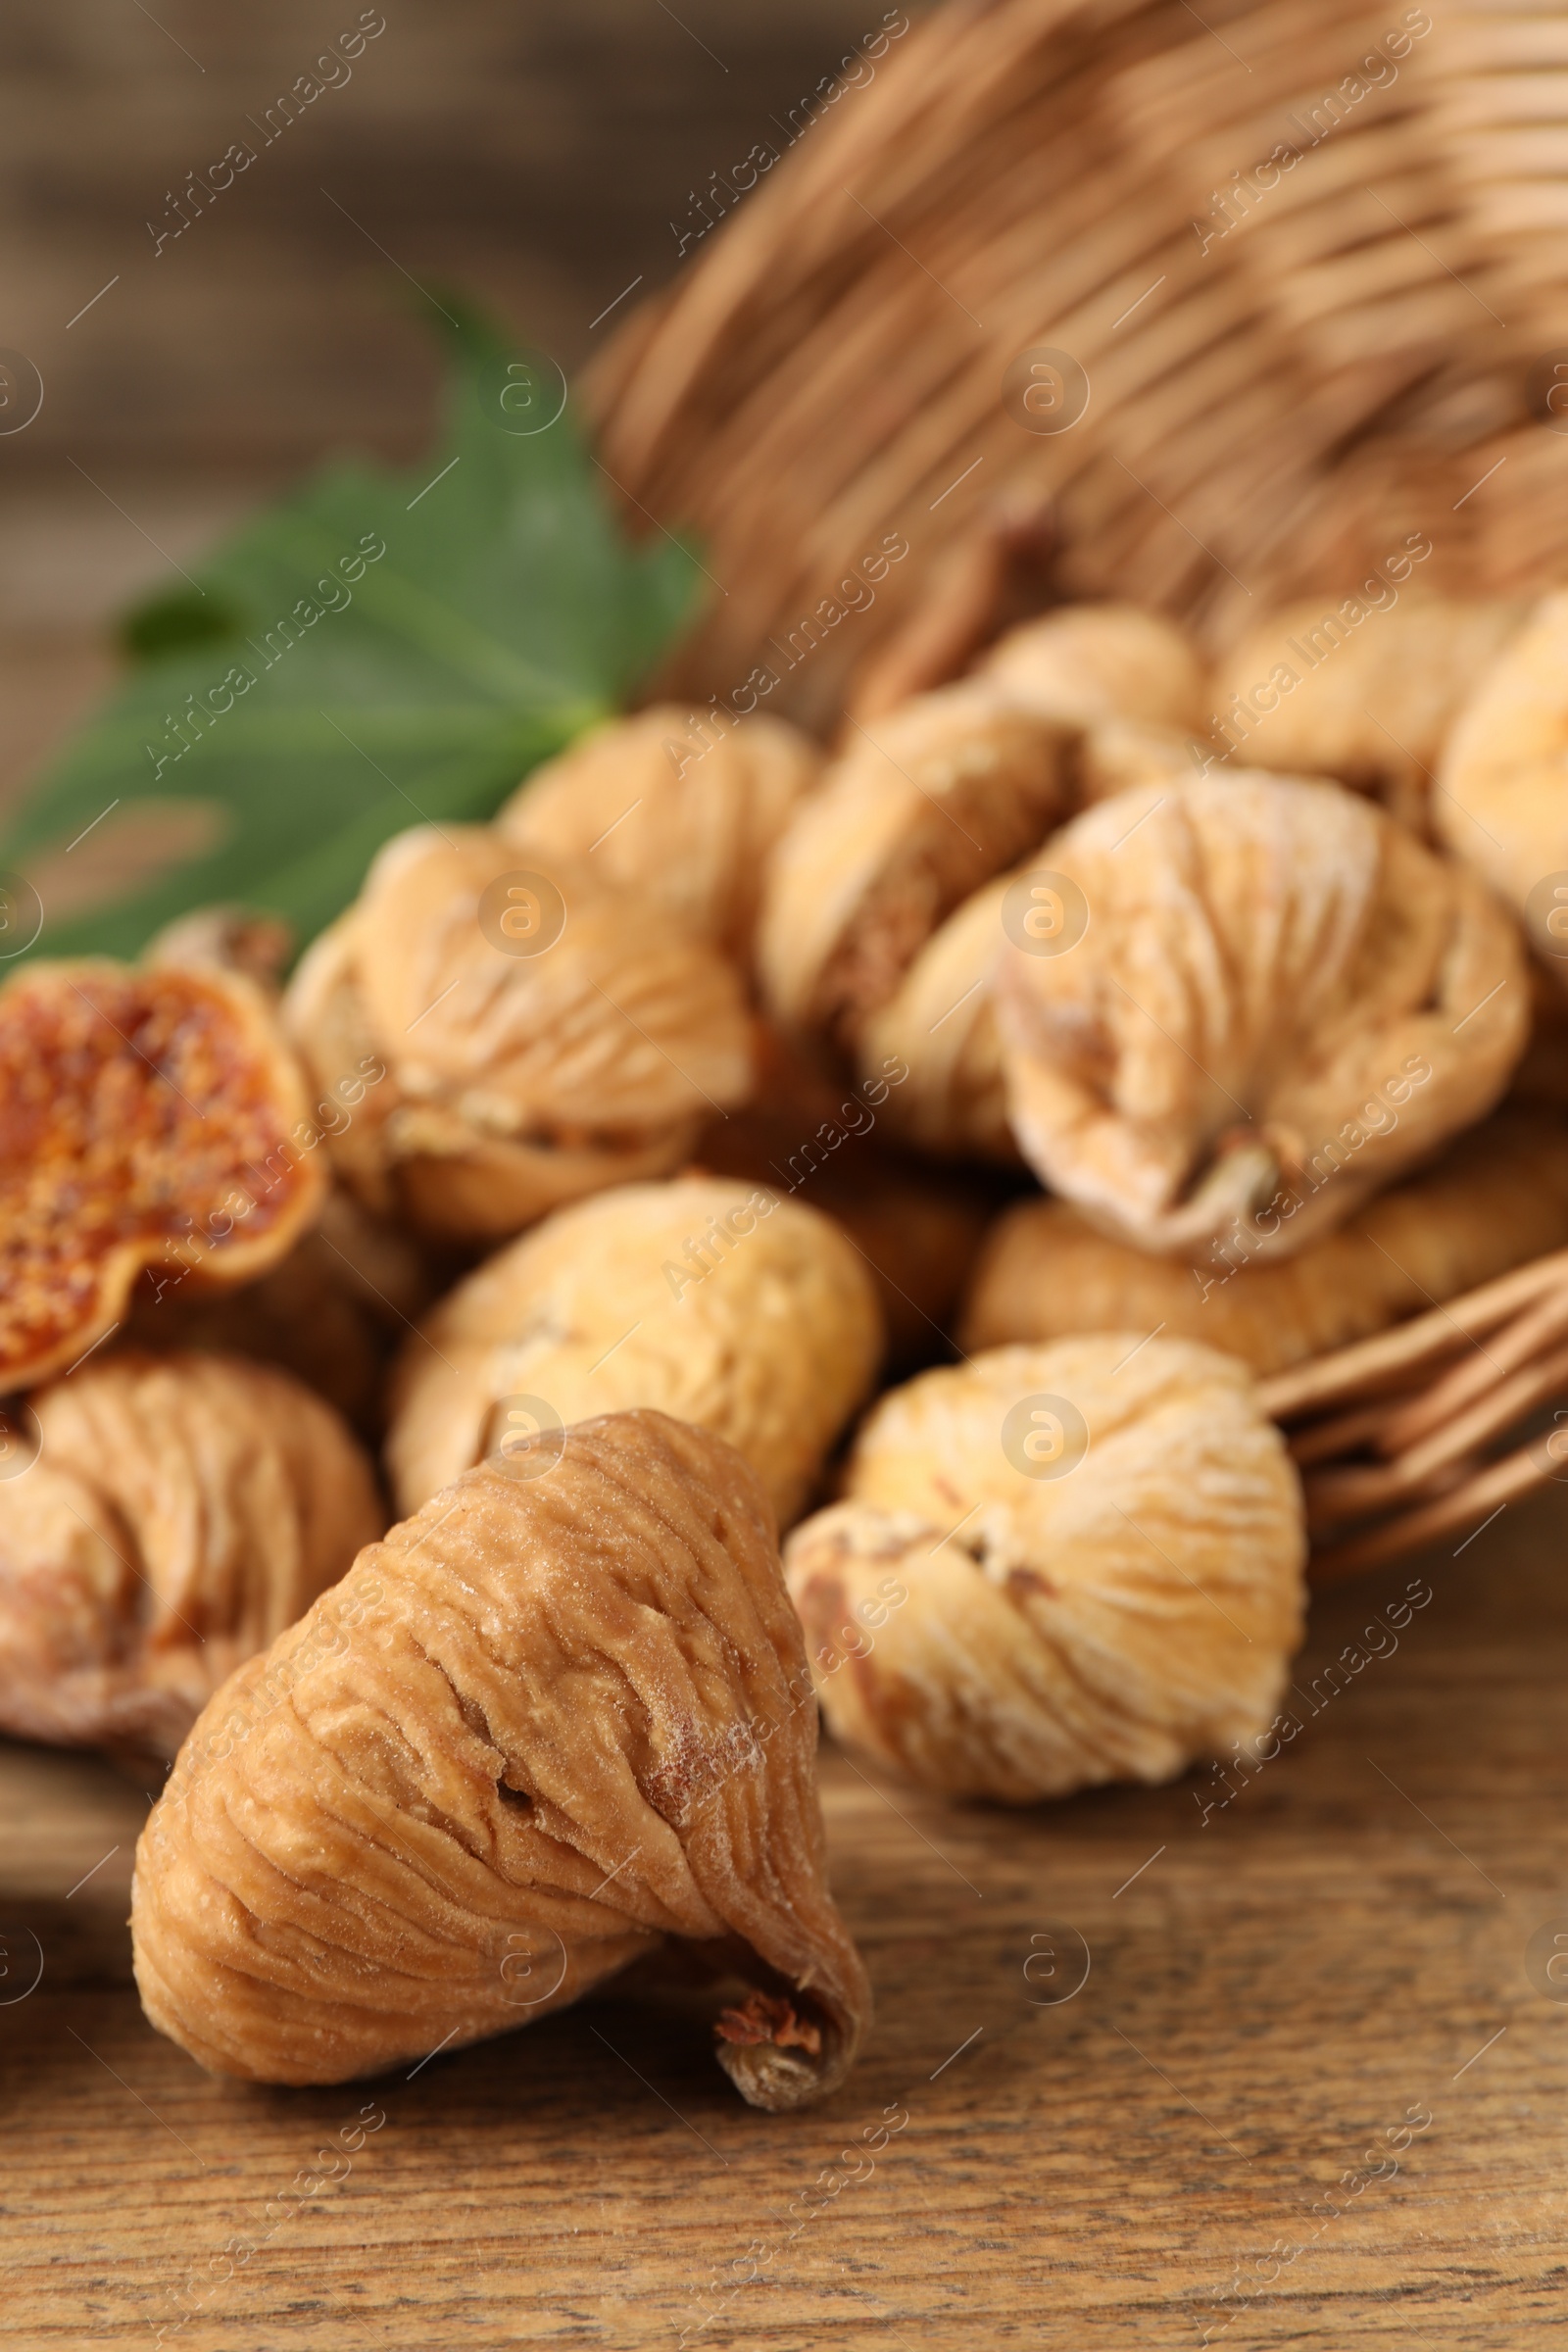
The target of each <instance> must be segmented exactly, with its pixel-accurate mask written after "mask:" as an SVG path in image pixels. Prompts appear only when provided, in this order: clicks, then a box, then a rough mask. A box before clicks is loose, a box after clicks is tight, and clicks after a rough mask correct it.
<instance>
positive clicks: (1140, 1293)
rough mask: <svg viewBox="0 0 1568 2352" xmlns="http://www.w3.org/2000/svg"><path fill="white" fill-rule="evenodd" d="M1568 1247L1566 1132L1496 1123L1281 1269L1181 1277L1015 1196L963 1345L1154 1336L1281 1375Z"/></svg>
mask: <svg viewBox="0 0 1568 2352" xmlns="http://www.w3.org/2000/svg"><path fill="white" fill-rule="evenodd" d="M1564 1248H1568V1135H1564V1134H1563V1133H1562V1132H1561V1131H1560V1129H1559V1128H1558V1127H1557V1126H1556V1125H1555V1124H1554V1123H1551V1122H1548V1121H1544V1120H1534V1119H1528V1118H1524V1117H1520V1116H1518V1115H1515V1114H1509V1113H1499V1114H1498V1116H1496V1117H1495V1118H1493V1119H1489V1120H1488V1121H1487V1122H1486V1124H1485V1125H1484V1126H1481V1127H1477V1128H1473V1129H1472V1130H1471V1132H1470V1133H1469V1134H1468V1135H1464V1136H1461V1137H1460V1139H1459V1141H1458V1142H1457V1143H1456V1144H1453V1145H1451V1146H1450V1147H1449V1149H1448V1150H1447V1151H1446V1152H1445V1153H1444V1155H1443V1157H1442V1158H1441V1159H1440V1160H1438V1161H1437V1162H1436V1163H1435V1164H1434V1165H1433V1166H1432V1167H1430V1168H1425V1169H1423V1170H1422V1171H1421V1172H1420V1173H1419V1174H1418V1175H1415V1176H1407V1177H1405V1178H1404V1179H1403V1181H1402V1182H1401V1183H1398V1184H1396V1185H1392V1186H1391V1187H1390V1189H1389V1190H1388V1191H1387V1192H1386V1193H1380V1194H1379V1195H1378V1196H1377V1198H1376V1199H1375V1200H1373V1201H1368V1202H1367V1203H1366V1204H1365V1206H1364V1207H1363V1208H1362V1209H1361V1210H1360V1211H1359V1213H1358V1214H1357V1215H1356V1216H1355V1217H1354V1218H1353V1219H1352V1220H1351V1222H1350V1223H1349V1224H1348V1225H1342V1226H1341V1227H1340V1228H1339V1230H1338V1231H1337V1232H1334V1233H1324V1234H1320V1235H1319V1236H1318V1238H1317V1240H1316V1241H1313V1242H1309V1243H1308V1244H1307V1246H1306V1248H1305V1249H1304V1250H1300V1251H1299V1253H1298V1254H1297V1255H1296V1256H1295V1257H1291V1258H1285V1259H1283V1260H1281V1259H1275V1260H1273V1261H1265V1262H1263V1263H1261V1264H1258V1263H1254V1262H1251V1261H1250V1260H1248V1259H1247V1258H1246V1257H1245V1256H1244V1255H1242V1254H1241V1253H1238V1254H1237V1256H1236V1258H1235V1261H1234V1262H1233V1263H1225V1262H1221V1263H1217V1264H1216V1263H1212V1262H1211V1263H1209V1264H1208V1265H1205V1266H1202V1267H1194V1266H1188V1265H1184V1264H1182V1263H1181V1262H1180V1260H1178V1259H1176V1258H1171V1257H1151V1256H1150V1255H1149V1254H1148V1253H1147V1251H1145V1250H1134V1249H1131V1248H1130V1247H1129V1246H1128V1245H1127V1244H1126V1243H1125V1242H1114V1241H1111V1240H1109V1239H1108V1238H1107V1237H1106V1236H1105V1235H1104V1234H1102V1233H1097V1232H1096V1231H1095V1229H1094V1227H1093V1226H1091V1225H1086V1224H1085V1223H1084V1221H1083V1219H1082V1217H1080V1216H1079V1215H1078V1213H1077V1211H1076V1210H1075V1209H1073V1208H1070V1207H1069V1206H1068V1204H1067V1203H1066V1201H1041V1200H1034V1201H1019V1202H1017V1203H1016V1205H1015V1206H1013V1207H1012V1208H1009V1209H1008V1210H1007V1211H1006V1212H1005V1215H1003V1216H1002V1217H1000V1218H999V1219H998V1221H997V1223H996V1224H995V1225H994V1226H993V1227H992V1230H991V1234H990V1237H989V1239H988V1241H987V1243H986V1247H985V1250H984V1253H983V1255H982V1257H981V1260H980V1263H979V1265H978V1266H977V1267H976V1269H975V1276H974V1282H973V1285H972V1287H971V1289H970V1292H969V1296H968V1299H967V1301H966V1303H965V1306H964V1309H963V1314H962V1318H961V1320H960V1322H959V1325H958V1338H959V1343H960V1345H961V1346H962V1347H963V1348H966V1349H970V1350H973V1349H975V1348H998V1347H1003V1346H1005V1345H1006V1344H1008V1343H1010V1342H1019V1341H1028V1342H1031V1343H1034V1344H1040V1343H1043V1342H1047V1341H1053V1340H1059V1339H1064V1338H1066V1337H1068V1336H1069V1335H1072V1334H1076V1333H1080V1332H1089V1331H1133V1332H1146V1331H1161V1332H1164V1333H1165V1334H1166V1335H1167V1336H1168V1337H1169V1338H1172V1339H1188V1340H1199V1341H1202V1342H1203V1343H1204V1344H1205V1345H1206V1346H1208V1347H1210V1348H1223V1349H1224V1351H1225V1352H1226V1354H1228V1355H1239V1356H1240V1357H1241V1358H1242V1360H1243V1362H1244V1363H1246V1364H1249V1365H1250V1367H1251V1369H1252V1370H1253V1371H1254V1372H1257V1373H1265V1372H1281V1371H1284V1370H1285V1368H1286V1367H1287V1365H1290V1364H1298V1363H1301V1362H1303V1361H1304V1360H1305V1359H1306V1358H1307V1357H1308V1356H1313V1355H1322V1354H1326V1353H1327V1352H1328V1351H1329V1350H1330V1349H1331V1348H1345V1347H1348V1345H1349V1344H1350V1342H1351V1341H1352V1340H1362V1339H1368V1338H1370V1337H1371V1335H1372V1333H1374V1332H1377V1331H1383V1330H1386V1329H1387V1328H1388V1327H1389V1325H1391V1324H1394V1323H1398V1322H1400V1321H1402V1320H1403V1318H1404V1317H1405V1316H1406V1315H1413V1314H1418V1313H1420V1312H1421V1311H1422V1309H1423V1308H1425V1307H1428V1306H1432V1305H1435V1304H1438V1303H1440V1302H1441V1301H1442V1300H1443V1299H1453V1298H1457V1297H1458V1296H1459V1295H1460V1294H1461V1293H1462V1292H1465V1291H1469V1290H1473V1289H1475V1288H1476V1286H1477V1285H1478V1284H1480V1283H1483V1282H1491V1281H1492V1280H1493V1279H1494V1278H1495V1276H1496V1275H1498V1274H1506V1273H1507V1272H1508V1271H1509V1270H1510V1268H1512V1267H1514V1266H1519V1265H1523V1264H1525V1263H1526V1261H1527V1260H1528V1259H1530V1258H1533V1257H1539V1256H1542V1255H1543V1254H1544V1252H1545V1251H1546V1250H1562V1249H1564Z"/></svg>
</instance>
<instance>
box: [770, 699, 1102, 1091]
mask: <svg viewBox="0 0 1568 2352" xmlns="http://www.w3.org/2000/svg"><path fill="white" fill-rule="evenodd" d="M1074 739H1075V738H1074V732H1073V730H1072V729H1071V728H1070V727H1067V726H1058V725H1057V724H1055V723H1054V721H1052V720H1050V719H1046V718H1040V717H1037V716H1035V715H1034V714H1033V713H1032V712H1030V711H1026V710H1023V709H1021V708H1017V707H1014V706H1013V705H1011V704H1009V703H1008V702H1006V701H1005V700H1004V699H1003V698H1002V697H1001V696H1000V695H999V694H997V693H995V692H992V691H989V690H988V689H987V688H986V687H984V686H982V685H979V684H976V683H974V682H972V681H969V682H962V683H960V684H958V685H956V686H944V687H940V688H938V689H937V690H936V692H934V693H932V694H923V695H919V696H917V697H916V698H915V699H914V700H913V701H912V702H908V703H906V704H904V705H903V707H902V708H901V709H900V710H898V711H893V712H892V713H891V714H890V715H889V716H888V717H887V718H883V719H879V720H878V721H877V722H876V725H875V726H874V727H867V728H861V729H860V730H859V731H858V736H857V738H856V740H855V742H854V744H853V748H852V749H851V750H849V751H848V752H847V753H846V754H845V756H844V758H843V759H842V760H838V761H836V762H835V763H834V765H833V766H832V767H831V768H830V769H829V770H828V773H827V776H826V778H825V779H824V781H823V784H822V786H821V789H820V790H819V791H818V792H816V793H814V794H813V795H812V796H811V798H810V799H809V800H808V801H807V802H806V803H805V804H804V805H803V806H802V808H801V809H799V811H798V812H797V814H796V816H795V819H794V821H793V823H792V824H791V825H790V826H789V828H788V830H787V831H786V832H785V834H784V836H783V838H782V840H781V841H780V842H779V844H778V847H777V848H776V849H775V850H774V852H773V856H772V858H771V860H770V862H769V865H768V871H767V879H766V887H765V890H764V894H763V902H762V913H761V920H760V928H759V932H758V960H759V965H760V972H761V977H762V987H763V993H764V995H765V996H766V998H767V1001H768V1005H769V1006H770V1008H771V1010H772V1011H773V1013H774V1014H775V1015H776V1017H777V1018H778V1019H779V1020H780V1021H781V1022H782V1023H783V1024H784V1026H785V1027H786V1028H789V1029H794V1030H798V1031H802V1032H806V1033H808V1034H816V1033H823V1034H827V1035H830V1036H832V1037H834V1038H836V1039H837V1040H838V1042H839V1043H840V1044H842V1045H844V1046H845V1047H846V1048H849V1049H853V1047H854V1045H855V1042H856V1040H857V1038H858V1035H859V1034H860V1032H861V1030H862V1029H863V1028H864V1025H865V1023H866V1021H867V1020H868V1019H869V1018H870V1016H871V1015H872V1014H873V1013H874V1012H875V1011H876V1010H877V1009H878V1007H879V1006H880V1005H885V1004H886V1003H887V1001H888V999H889V998H890V997H891V996H892V995H893V993H894V992H895V990H896V989H897V987H898V985H899V982H900V980H901V979H902V978H903V976H904V974H905V972H906V971H907V968H908V966H909V964H910V962H911V961H912V960H913V958H914V956H916V955H917V954H918V953H919V951H920V949H921V948H922V947H923V945H924V944H925V942H926V940H927V939H929V937H930V936H931V933H932V932H933V931H934V930H935V929H936V928H937V926H938V925H939V924H940V923H941V922H942V921H943V920H944V918H945V917H946V916H947V915H949V914H950V913H951V912H952V911H953V909H954V907H958V906H961V905H962V903H963V901H964V900H965V899H967V898H968V897H969V895H970V893H971V892H972V891H974V890H976V889H978V888H979V886H980V884H981V883H982V882H985V881H987V880H988V879H989V878H990V876H991V875H993V874H996V873H1000V872H1001V871H1002V869H1003V868H1004V867H1005V866H1008V865H1011V864H1012V863H1013V861H1014V860H1015V859H1016V858H1019V857H1021V856H1022V854H1023V853H1024V851H1026V850H1027V849H1029V848H1031V847H1032V846H1033V844H1034V843H1036V842H1038V841H1039V840H1041V839H1042V837H1043V836H1044V835H1045V833H1046V832H1047V831H1048V830H1049V829H1050V827H1051V826H1052V825H1053V824H1054V823H1056V822H1057V821H1058V820H1059V819H1060V818H1061V817H1062V816H1063V815H1064V814H1065V813H1066V810H1067V807H1068V794H1069V787H1070V767H1071V753H1072V746H1073V742H1074Z"/></svg>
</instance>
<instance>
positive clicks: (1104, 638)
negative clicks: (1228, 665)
mask: <svg viewBox="0 0 1568 2352" xmlns="http://www.w3.org/2000/svg"><path fill="white" fill-rule="evenodd" d="M977 674H978V676H979V677H981V678H982V679H984V680H985V682H986V683H987V684H988V685H990V686H992V687H994V688H996V689H997V690H998V691H1000V692H1001V693H1004V694H1005V695H1008V696H1010V697H1011V698H1012V699H1013V700H1014V701H1016V702H1018V703H1021V704H1023V705H1025V706H1026V707H1027V708H1028V709H1030V710H1032V711H1039V712H1040V713H1041V715H1042V716H1043V717H1045V718H1053V719H1060V720H1063V721H1064V722H1066V723H1067V724H1069V725H1076V726H1083V727H1094V726H1098V725H1099V724H1100V723H1101V722H1102V721H1103V720H1127V721H1132V722H1135V723H1137V724H1140V725H1144V726H1149V727H1169V728H1174V729H1176V730H1177V731H1178V732H1182V731H1185V730H1187V729H1190V728H1197V727H1201V726H1202V724H1203V721H1204V718H1205V715H1206V686H1205V682H1204V678H1203V672H1202V669H1201V665H1200V663H1199V660H1198V656H1197V655H1196V653H1195V652H1194V651H1193V649H1192V647H1191V646H1190V645H1189V643H1188V641H1187V639H1186V638H1185V637H1184V636H1183V635H1182V633H1181V631H1180V630H1179V629H1178V628H1177V627H1176V626H1175V624H1174V623H1173V622H1171V621H1168V620H1164V619H1162V618H1161V617H1160V615H1159V614H1158V613H1145V612H1142V611H1140V610H1139V608H1138V607H1137V606H1135V605H1064V606H1062V607H1061V608H1060V609H1059V610H1058V611H1057V612H1054V613H1046V614H1045V616H1044V617H1043V618H1042V619H1040V620H1026V621H1025V622H1023V624H1022V625H1021V626H1020V627H1018V628H1016V629H1009V630H1008V632H1007V634H1006V636H1005V637H1004V638H1002V639H1001V641H1000V642H999V643H998V644H997V645H996V646H995V647H993V649H992V651H991V652H990V653H989V654H988V655H987V657H986V659H985V661H984V662H981V663H980V665H979V669H978V672H977Z"/></svg>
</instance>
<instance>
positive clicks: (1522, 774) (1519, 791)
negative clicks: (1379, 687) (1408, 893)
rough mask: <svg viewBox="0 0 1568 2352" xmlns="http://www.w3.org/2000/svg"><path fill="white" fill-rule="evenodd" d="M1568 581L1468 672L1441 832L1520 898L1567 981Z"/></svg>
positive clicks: (1442, 799)
mask: <svg viewBox="0 0 1568 2352" xmlns="http://www.w3.org/2000/svg"><path fill="white" fill-rule="evenodd" d="M1565 662H1568V590H1565V591H1562V592H1560V593H1558V594H1557V595H1555V596H1548V597H1544V598H1543V599H1542V601H1541V603H1540V604H1539V605H1538V606H1537V607H1536V608H1535V611H1534V612H1533V613H1531V615H1530V617H1529V621H1528V623H1527V625H1525V626H1524V627H1523V628H1522V629H1520V631H1519V632H1518V634H1517V635H1516V636H1514V637H1513V638H1512V639H1511V641H1510V642H1508V643H1507V644H1505V645H1504V646H1502V647H1501V649H1500V650H1499V651H1498V652H1497V653H1496V655H1495V659H1494V660H1493V662H1491V663H1490V664H1489V666H1488V667H1487V668H1486V669H1484V670H1483V671H1482V672H1481V674H1480V675H1479V676H1475V675H1474V674H1473V673H1472V675H1471V677H1470V678H1469V679H1467V680H1466V681H1465V682H1466V683H1467V684H1468V685H1469V688H1470V691H1469V695H1468V698H1467V699H1466V700H1465V702H1464V703H1463V705H1462V706H1461V707H1460V709H1459V710H1458V711H1457V713H1456V715H1455V717H1454V721H1453V727H1452V731H1451V732H1450V734H1449V736H1448V739H1447V744H1446V748H1445V751H1444V755H1443V761H1442V765H1441V766H1440V767H1439V770H1438V791H1437V794H1436V796H1435V798H1434V801H1433V820H1434V823H1435V825H1436V828H1437V831H1438V834H1439V836H1440V838H1441V839H1442V840H1443V841H1445V842H1446V844H1447V846H1448V847H1449V848H1450V849H1451V850H1452V851H1453V852H1454V854H1455V855H1456V856H1457V857H1460V858H1464V859H1465V860H1466V862H1467V863H1468V864H1470V865H1472V866H1474V867H1475V868H1476V870H1477V872H1479V873H1482V874H1485V875H1486V877H1487V879H1488V881H1489V882H1490V883H1491V884H1492V885H1493V887H1494V889H1495V890H1499V891H1500V892H1501V893H1502V895H1503V897H1504V898H1505V899H1507V900H1508V901H1509V902H1510V903H1511V904H1512V905H1513V906H1514V907H1518V909H1519V910H1520V912H1521V914H1522V915H1523V916H1524V918H1525V927H1526V930H1527V932H1528V934H1529V938H1530V944H1531V946H1532V947H1533V948H1534V949H1535V950H1536V952H1537V954H1538V955H1539V956H1541V958H1542V961H1543V964H1544V968H1545V969H1546V970H1547V971H1548V972H1549V973H1550V974H1551V975H1552V977H1553V979H1554V980H1556V981H1557V983H1558V984H1559V985H1560V986H1562V987H1568V961H1565V960H1564V957H1565V956H1568V793H1565V792H1564V789H1563V780H1564V755H1565V753H1568V678H1565V671H1564V664H1565Z"/></svg>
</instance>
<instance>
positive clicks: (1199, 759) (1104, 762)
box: [1078, 718, 1212, 809]
mask: <svg viewBox="0 0 1568 2352" xmlns="http://www.w3.org/2000/svg"><path fill="white" fill-rule="evenodd" d="M1211 748H1212V747H1211V746H1209V745H1207V744H1206V743H1205V742H1201V741H1200V740H1199V738H1198V736H1197V735H1195V734H1184V733H1182V732H1181V731H1179V730H1178V729H1177V728H1175V727H1161V726H1155V725H1153V724H1152V722H1151V721H1149V720H1147V719H1137V718H1107V719H1103V720H1102V721H1101V723H1100V724H1099V725H1098V726H1094V727H1091V728H1090V729H1089V732H1088V733H1087V734H1086V735H1085V737H1084V740H1083V744H1082V746H1081V748H1080V750H1079V754H1078V802H1079V806H1080V807H1081V808H1085V809H1087V808H1088V807H1089V806H1090V805H1091V803H1093V802H1095V801H1109V800H1114V798H1115V796H1116V794H1117V793H1118V792H1131V791H1133V790H1134V788H1135V787H1137V786H1139V785H1144V784H1153V785H1159V784H1164V783H1167V782H1173V783H1181V782H1183V781H1185V780H1186V779H1187V778H1189V777H1191V776H1194V775H1196V774H1198V773H1199V772H1200V771H1201V768H1202V766H1203V762H1204V760H1206V759H1207V758H1208V755H1209V752H1210V750H1211Z"/></svg>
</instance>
